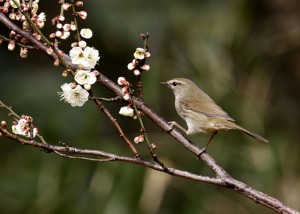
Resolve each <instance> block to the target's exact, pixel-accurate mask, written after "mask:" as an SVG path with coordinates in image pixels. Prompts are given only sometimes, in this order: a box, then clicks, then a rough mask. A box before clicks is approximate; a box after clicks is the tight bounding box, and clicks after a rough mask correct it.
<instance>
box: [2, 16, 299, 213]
mask: <svg viewBox="0 0 300 214" xmlns="http://www.w3.org/2000/svg"><path fill="white" fill-rule="evenodd" d="M0 22H2V23H3V24H4V25H6V26H7V27H8V28H10V29H12V30H14V31H16V32H17V33H18V34H20V35H21V36H23V37H25V38H27V39H28V40H29V41H30V42H31V43H32V44H33V45H34V46H36V47H37V48H38V49H40V50H41V51H42V52H44V53H45V54H47V46H45V45H44V44H43V43H42V42H40V41H38V40H36V39H35V38H34V37H33V36H32V35H31V34H30V33H27V32H24V31H23V30H22V29H21V28H19V27H18V26H16V25H15V24H14V23H13V22H11V21H10V20H9V19H8V18H6V17H5V15H4V14H3V13H0ZM47 55H48V54H47ZM49 56H50V57H51V58H53V59H56V58H57V55H56V54H55V53H52V54H51V55H49ZM63 58H64V60H65V61H66V62H67V64H68V65H69V66H70V67H71V68H72V69H74V70H76V66H75V65H72V63H71V61H70V59H69V57H68V56H67V55H63ZM98 82H99V83H101V84H103V85H104V86H106V87H107V88H108V89H110V90H111V91H113V92H114V93H116V94H117V95H118V96H122V93H121V88H120V87H119V86H118V85H116V84H115V83H114V82H112V81H111V80H110V79H108V78H107V77H106V76H104V75H103V74H101V73H100V74H99V76H98ZM133 102H134V104H135V105H136V106H137V108H138V109H139V110H140V111H142V112H143V113H144V114H145V115H146V116H147V117H148V118H149V119H151V120H152V121H153V122H154V123H155V124H157V125H158V126H159V127H160V128H161V129H162V130H163V131H165V132H167V133H168V134H169V135H171V136H172V137H173V138H174V139H176V140H177V141H178V142H179V143H180V144H181V145H182V146H183V147H184V148H185V149H187V150H188V151H190V152H191V153H193V154H194V155H195V156H196V157H197V158H199V159H200V160H201V161H203V162H204V163H205V164H206V165H207V166H208V167H209V168H210V169H211V170H212V171H213V172H214V173H215V175H216V177H215V178H211V177H207V176H201V175H196V174H192V173H190V172H186V171H181V170H177V169H174V168H167V169H168V170H164V169H163V168H162V167H161V166H160V165H158V164H156V163H152V162H149V161H145V160H142V159H141V158H130V157H124V156H118V155H115V154H111V153H106V152H103V151H98V150H87V149H78V148H74V147H68V149H67V148H66V147H61V146H50V145H47V144H42V143H39V142H36V141H26V140H24V139H22V138H19V137H16V136H15V135H13V134H11V133H9V132H8V131H7V130H5V129H4V128H3V127H0V131H1V133H2V134H4V135H6V136H7V137H9V138H10V139H12V140H14V141H16V142H19V143H22V144H24V145H31V146H34V147H38V148H42V149H44V150H46V151H49V152H55V151H56V154H57V152H59V153H62V152H63V153H69V154H81V155H92V156H100V157H104V158H108V160H109V161H122V162H128V163H133V164H138V165H141V166H144V167H148V168H151V169H154V170H157V171H161V172H164V173H168V174H170V175H174V176H179V177H184V178H187V179H191V180H196V181H202V182H206V183H211V184H215V185H218V186H221V187H225V188H228V189H231V190H234V191H236V192H238V193H240V194H242V195H244V196H246V197H248V198H250V199H252V200H253V201H255V202H256V203H259V204H261V205H264V206H266V207H269V208H271V209H273V210H275V211H277V212H279V213H292V214H295V213H298V212H297V211H296V210H293V209H292V208H290V207H288V206H287V205H285V204H283V203H282V202H280V201H279V200H277V199H275V198H273V197H271V196H268V195H266V194H264V193H262V192H260V191H258V190H255V189H253V188H252V187H250V186H248V185H246V184H244V183H242V182H240V181H238V180H235V179H234V178H232V177H231V176H230V175H229V174H228V173H227V172H226V171H225V170H224V169H223V168H222V167H221V166H219V165H218V164H217V163H216V161H215V160H214V159H213V158H212V157H211V156H210V155H209V154H207V153H203V149H201V148H199V147H197V146H195V145H194V144H193V143H192V142H191V141H189V140H188V139H187V138H186V137H185V136H183V135H182V134H181V133H180V132H179V131H177V130H176V129H172V130H171V127H170V125H169V124H168V123H167V121H166V120H165V119H163V118H162V117H161V116H159V115H158V114H157V113H156V112H155V111H154V110H153V109H151V108H150V107H148V106H147V105H146V104H145V103H144V102H143V101H140V100H139V99H137V98H133ZM63 156H64V157H68V155H63ZM83 159H84V158H83ZM90 160H91V159H90Z"/></svg>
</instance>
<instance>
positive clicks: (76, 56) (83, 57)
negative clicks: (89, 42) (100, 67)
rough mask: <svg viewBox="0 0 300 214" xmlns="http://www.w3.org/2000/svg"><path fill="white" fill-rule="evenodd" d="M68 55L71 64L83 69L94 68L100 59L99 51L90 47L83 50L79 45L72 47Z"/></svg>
mask: <svg viewBox="0 0 300 214" xmlns="http://www.w3.org/2000/svg"><path fill="white" fill-rule="evenodd" d="M69 55H70V58H71V60H72V63H73V64H75V65H78V66H79V67H81V68H84V69H92V68H94V67H95V65H96V64H97V62H98V60H99V59H100V57H99V51H98V50H96V49H94V48H91V47H86V48H84V50H83V49H82V48H81V47H74V48H72V49H71V50H70V52H69Z"/></svg>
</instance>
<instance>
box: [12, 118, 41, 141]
mask: <svg viewBox="0 0 300 214" xmlns="http://www.w3.org/2000/svg"><path fill="white" fill-rule="evenodd" d="M31 122H32V121H28V120H26V119H24V118H22V119H20V120H19V121H18V122H15V123H14V125H13V126H12V132H13V133H15V134H18V135H22V136H25V137H35V136H36V134H37V132H38V129H37V128H35V127H33V128H32V127H31Z"/></svg>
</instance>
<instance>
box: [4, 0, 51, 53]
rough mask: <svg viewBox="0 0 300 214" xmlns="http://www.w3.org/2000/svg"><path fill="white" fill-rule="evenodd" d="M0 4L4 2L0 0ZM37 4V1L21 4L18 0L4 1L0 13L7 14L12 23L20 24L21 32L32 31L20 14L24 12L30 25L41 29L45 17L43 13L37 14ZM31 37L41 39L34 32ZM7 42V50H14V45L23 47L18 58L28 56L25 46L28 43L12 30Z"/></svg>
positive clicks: (30, 0)
mask: <svg viewBox="0 0 300 214" xmlns="http://www.w3.org/2000/svg"><path fill="white" fill-rule="evenodd" d="M1 2H4V1H3V0H0V3H1ZM38 3H39V0H34V1H32V0H23V1H22V2H20V0H6V1H5V2H4V3H3V5H1V4H0V12H2V13H4V14H8V17H9V18H10V19H11V20H13V21H16V22H21V23H22V28H23V30H25V31H32V28H31V26H30V24H29V22H28V20H27V19H26V17H25V15H24V14H23V13H22V12H20V11H24V12H26V13H27V14H28V16H29V17H30V20H31V21H32V23H34V24H35V26H36V27H37V28H39V29H41V28H43V27H44V25H45V21H46V15H45V13H44V12H40V13H38V9H39V5H38ZM32 35H33V36H34V37H35V38H36V39H38V40H40V39H41V35H39V34H37V33H36V32H33V33H32ZM3 40H4V39H3V38H1V39H0V44H1V43H2V42H3ZM7 41H8V50H14V49H15V47H16V44H18V43H20V44H22V45H23V47H21V48H20V56H21V57H22V58H26V57H27V56H28V48H27V47H26V45H28V43H29V41H28V40H27V39H26V38H24V37H22V36H21V35H19V34H17V33H16V32H15V31H13V30H12V31H10V33H9V38H8V39H7Z"/></svg>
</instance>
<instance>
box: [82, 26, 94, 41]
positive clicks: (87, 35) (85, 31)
mask: <svg viewBox="0 0 300 214" xmlns="http://www.w3.org/2000/svg"><path fill="white" fill-rule="evenodd" d="M80 35H81V36H82V37H83V38H85V39H90V38H91V37H92V36H93V31H91V29H89V28H82V29H81V30H80Z"/></svg>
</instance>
